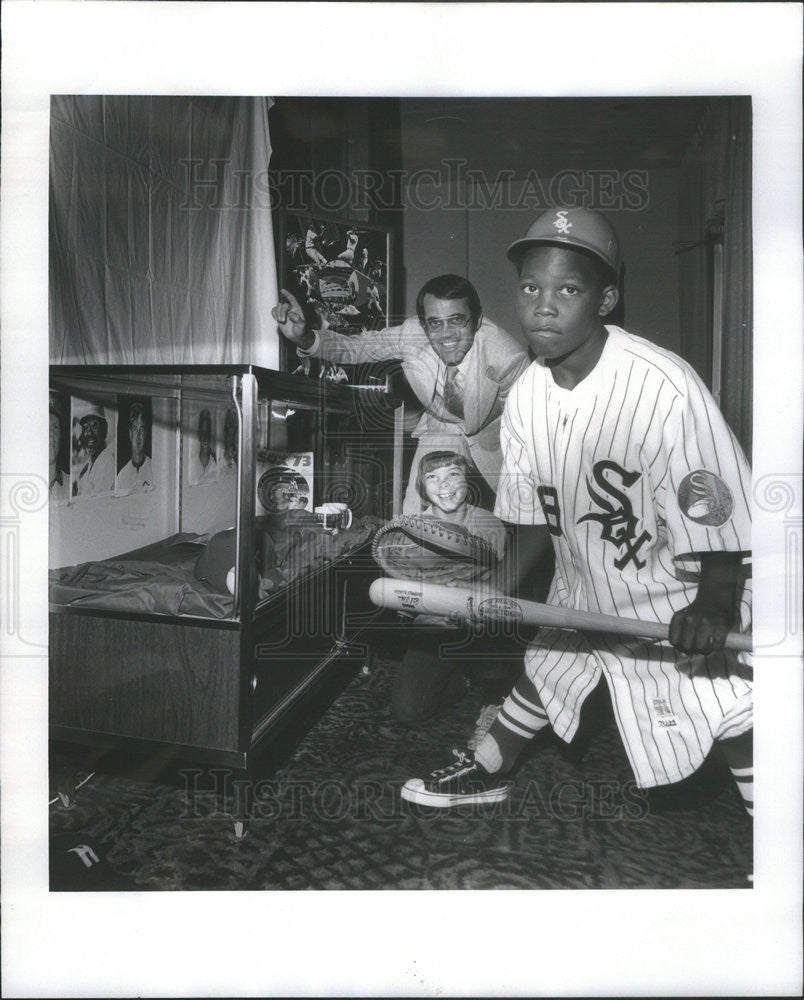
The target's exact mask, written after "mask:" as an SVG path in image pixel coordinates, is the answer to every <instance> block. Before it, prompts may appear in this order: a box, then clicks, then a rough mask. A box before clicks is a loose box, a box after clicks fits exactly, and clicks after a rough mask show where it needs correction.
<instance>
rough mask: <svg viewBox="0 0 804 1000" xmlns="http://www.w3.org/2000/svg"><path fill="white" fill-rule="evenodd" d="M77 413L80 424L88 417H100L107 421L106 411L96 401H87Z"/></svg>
mask: <svg viewBox="0 0 804 1000" xmlns="http://www.w3.org/2000/svg"><path fill="white" fill-rule="evenodd" d="M79 414H80V415H79V417H78V422H79V423H80V424H83V422H84V421H85V420H87V419H88V418H89V417H100V419H101V420H106V422H107V423H108V422H109V421H108V420H107V418H106V413H105V411H104V409H103V407H102V406H98V405H97V404H96V403H88V404H86V405H85V406H82V407H81V409H80V410H79Z"/></svg>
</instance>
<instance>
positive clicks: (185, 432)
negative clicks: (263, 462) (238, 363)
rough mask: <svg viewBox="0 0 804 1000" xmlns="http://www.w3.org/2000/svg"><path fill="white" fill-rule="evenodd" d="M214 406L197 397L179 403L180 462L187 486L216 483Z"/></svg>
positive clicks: (217, 464)
mask: <svg viewBox="0 0 804 1000" xmlns="http://www.w3.org/2000/svg"><path fill="white" fill-rule="evenodd" d="M218 427H219V418H218V409H217V407H216V406H214V405H211V404H209V403H206V402H201V401H199V400H191V401H188V402H187V403H186V405H184V406H183V407H182V439H183V442H184V455H183V463H184V468H185V470H186V472H185V476H186V481H187V483H188V484H189V485H190V486H201V485H203V484H207V483H217V482H218V478H219V476H220V462H219V458H220V455H219V451H220V447H219V439H218Z"/></svg>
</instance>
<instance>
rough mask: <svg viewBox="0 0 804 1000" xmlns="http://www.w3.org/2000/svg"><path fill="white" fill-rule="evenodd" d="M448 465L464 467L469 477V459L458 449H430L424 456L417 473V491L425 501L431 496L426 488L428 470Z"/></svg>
mask: <svg viewBox="0 0 804 1000" xmlns="http://www.w3.org/2000/svg"><path fill="white" fill-rule="evenodd" d="M448 465H457V466H458V468H459V469H463V471H464V473H465V475H466V476H467V478H468V476H469V473H470V472H471V466H470V465H469V459H468V458H466V456H465V455H461V454H459V453H458V452H457V451H428V453H427V454H426V455H423V456H422V459H421V461H420V462H419V469H418V472H417V473H416V492H417V493H418V494H419V496H420V497H421V498H422V500H424V501H425V503H426V502H428V501H429V497H428V496H427V491H426V490H425V488H424V477H425V476H426V475H427V473H428V472H432V471H433V469H443V468H445V467H446V466H448ZM467 499H468V497H467Z"/></svg>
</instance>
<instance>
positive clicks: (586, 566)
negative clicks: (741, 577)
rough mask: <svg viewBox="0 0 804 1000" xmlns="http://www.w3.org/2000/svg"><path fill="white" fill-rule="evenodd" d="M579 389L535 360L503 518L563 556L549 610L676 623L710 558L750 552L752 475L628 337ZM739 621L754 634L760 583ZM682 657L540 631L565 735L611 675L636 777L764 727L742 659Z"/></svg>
mask: <svg viewBox="0 0 804 1000" xmlns="http://www.w3.org/2000/svg"><path fill="white" fill-rule="evenodd" d="M606 329H607V332H608V337H607V340H606V343H605V345H604V348H603V352H602V354H601V356H600V359H599V360H598V363H597V365H596V366H595V368H594V369H593V371H592V372H590V373H589V375H588V376H587V377H586V378H585V379H584V380H583V381H582V382H580V383H579V384H578V385H577V386H576V387H575V388H574V389H572V390H567V389H563V388H561V387H560V386H558V385H556V383H555V382H554V381H553V378H552V374H551V373H550V370H549V369H548V368H546V367H543V366H542V365H541V364H540V363H538V362H536V363H534V364H532V365H531V367H530V368H529V369H528V370H527V371H526V372H525V374H524V375H523V376H522V377H521V378H520V379H519V381H518V382H517V383H516V385H515V386H514V388H513V389H512V391H511V393H510V395H509V398H508V401H507V404H506V409H505V413H504V416H503V421H502V428H501V441H502V450H503V470H502V475H501V479H500V489H499V491H498V494H497V505H496V508H495V513H496V514H497V516H498V517H500V518H501V519H502V520H504V521H510V522H513V523H518V524H544V525H547V527H548V529H549V531H550V533H551V535H552V539H553V544H554V548H555V552H556V570H555V575H554V578H553V583H552V587H551V591H550V596H549V598H548V600H549V601H550V602H551V603H554V604H558V605H560V606H563V607H570V608H575V609H580V610H588V611H595V612H603V613H604V614H611V615H618V614H619V615H623V616H624V617H630V618H641V619H644V620H652V621H659V622H665V623H668V622H669V621H670V619H671V617H672V615H673V613H674V612H675V611H678V610H680V609H681V608H684V607H686V606H687V605H688V604H689V603H690V602H691V601H692V600H693V598H694V597H695V594H696V592H697V581H696V577H695V572H696V570H697V568H698V559H697V554H699V553H702V552H712V551H727V552H743V553H745V555H746V556H748V554H749V552H750V511H749V502H748V494H749V488H750V470H749V468H748V464H747V462H746V460H745V457H744V456H743V454H742V452H741V450H740V447H739V445H738V443H737V441H736V439H735V438H734V436H733V434H732V433H731V431H730V430H729V428H728V427H727V425H726V423H725V421H724V420H723V418H722V416H721V414H720V412H719V410H718V409H717V406H716V405H715V403H714V400H713V399H712V398H711V396H710V395H709V393H708V392H707V390H706V389H705V387H704V386H703V384H702V383H701V381H700V379H699V378H698V376H697V375H696V374H695V372H694V371H693V370H692V369H691V368H690V367H689V366H688V365H687V364H686V363H685V362H683V361H682V360H681V359H680V358H678V357H676V356H675V355H674V354H672V353H670V352H669V351H665V350H663V349H661V348H658V347H656V346H655V345H654V344H650V343H649V342H648V341H645V340H642V339H641V338H638V337H634V336H632V335H631V334H628V333H626V332H625V331H624V330H621V329H619V328H618V327H614V326H609V327H607V328H606ZM741 618H742V624H743V626H744V627H746V628H747V627H748V626H749V625H750V587H749V585H748V584H747V585H746V588H745V590H744V594H743V601H742V606H741ZM693 659H694V663H692V661H688V660H687V659H686V658H684V657H681V656H680V654H678V653H677V652H676V651H675V650H674V649H673V648H672V647H671V646H669V645H668V644H666V643H649V642H646V641H641V640H624V639H619V638H615V637H605V638H600V639H599V640H598V639H595V641H594V643H593V644H592V642H591V639H590V637H589V636H582V635H581V634H579V633H567V632H560V631H557V630H544V631H542V632H541V633H539V636H538V639H537V643H535V644H534V646H533V647H532V648H531V649H530V650H529V651H528V653H527V655H526V666H527V669H528V674H529V676H531V678H532V679H533V681H534V684H535V686H536V688H537V690H538V691H539V695H540V697H541V698H542V701H543V704H544V705H545V708H546V710H547V712H548V715H549V717H550V721H551V724H552V725H553V728H554V729H555V731H556V732H557V733H558V735H560V736H563V737H564V738H566V739H570V738H571V737H572V735H573V734H574V732H575V730H576V729H577V725H578V713H579V711H580V706H581V705H582V703H583V700H584V698H585V697H586V695H587V694H588V693H589V691H591V690H592V688H593V687H594V686H595V684H596V683H597V681H598V679H599V676H600V672H601V671H602V672H603V673H604V675H605V677H606V680H607V683H608V685H609V689H610V691H611V695H612V703H613V706H614V712H615V716H616V718H617V722H618V725H619V728H620V732H621V734H622V737H623V742H624V744H625V747H626V751H627V753H628V755H629V759H630V761H631V764H632V767H633V769H634V773H635V775H636V778H637V781H638V783H639V784H641V785H643V786H650V785H656V784H666V783H668V782H672V781H677V780H679V779H680V778H682V777H685V776H686V775H688V774H690V773H692V772H693V771H694V770H695V769H696V768H697V767H698V766H699V765H700V764H701V762H702V761H703V759H704V757H705V756H706V753H707V752H708V750H709V749H710V747H711V744H712V740H713V739H714V738H717V737H723V736H731V735H737V734H738V733H739V732H743V731H745V730H747V729H749V728H750V726H751V708H750V706H751V685H750V680H749V679H748V678H749V676H750V671H749V670H748V669H747V668H746V666H745V665H744V664H741V663H738V662H737V660H736V659H735V658H734V657H732V656H731V655H730V654H717V655H714V656H709V657H695V658H693Z"/></svg>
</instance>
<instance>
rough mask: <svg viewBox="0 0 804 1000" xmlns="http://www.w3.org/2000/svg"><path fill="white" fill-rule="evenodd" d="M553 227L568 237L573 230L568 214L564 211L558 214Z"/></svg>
mask: <svg viewBox="0 0 804 1000" xmlns="http://www.w3.org/2000/svg"><path fill="white" fill-rule="evenodd" d="M553 225H554V226H555V228H556V229H557V230H558V231H559V232H560V233H561V234H562V235H563V236H566V235H567V234H568V233H569V231H570V229H572V223H571V222H570V221H569V219H568V218H567V213H566V212H564V211H562V212H556V218H555V222H554V223H553Z"/></svg>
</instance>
